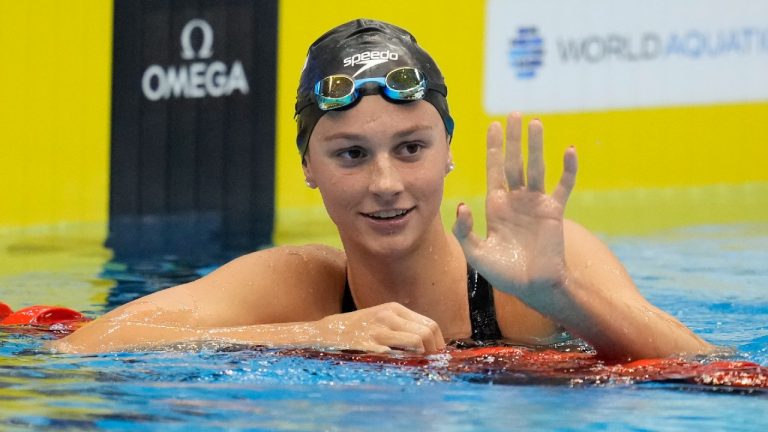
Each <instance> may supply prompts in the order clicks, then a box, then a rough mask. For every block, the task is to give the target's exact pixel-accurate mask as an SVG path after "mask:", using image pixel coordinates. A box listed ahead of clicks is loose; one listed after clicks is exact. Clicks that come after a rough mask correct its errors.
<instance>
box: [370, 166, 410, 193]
mask: <svg viewBox="0 0 768 432" xmlns="http://www.w3.org/2000/svg"><path fill="white" fill-rule="evenodd" d="M368 189H369V190H370V191H371V192H372V193H374V194H376V195H380V196H383V197H389V196H392V195H397V194H398V193H400V192H401V191H402V190H403V182H402V178H401V177H400V172H399V171H398V169H397V166H396V165H395V164H393V163H392V160H391V159H390V158H389V157H379V158H378V159H377V160H376V161H375V163H373V164H372V166H371V180H370V184H369V185H368Z"/></svg>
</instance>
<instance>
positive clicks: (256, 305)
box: [50, 246, 444, 353]
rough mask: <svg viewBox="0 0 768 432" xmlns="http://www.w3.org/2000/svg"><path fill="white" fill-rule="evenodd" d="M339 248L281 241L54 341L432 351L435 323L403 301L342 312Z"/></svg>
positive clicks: (68, 346) (99, 345)
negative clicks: (281, 243) (399, 303)
mask: <svg viewBox="0 0 768 432" xmlns="http://www.w3.org/2000/svg"><path fill="white" fill-rule="evenodd" d="M343 269H344V259H343V254H341V252H338V251H335V250H331V249H330V248H326V247H321V246H318V247H314V246H306V247H280V248H274V249H270V250H265V251H261V252H257V253H254V254H250V255H247V256H245V257H241V258H238V259H237V260H234V261H233V262H231V263H228V264H227V265H225V266H223V267H221V268H220V269H218V270H216V271H215V272H213V273H211V274H210V275H208V276H206V277H204V278H201V279H199V280H197V281H194V282H191V283H188V284H185V285H180V286H176V287H173V288H168V289H165V290H163V291H159V292H156V293H153V294H150V295H148V296H146V297H143V298H141V299H138V300H135V301H133V302H130V303H128V304H126V305H123V306H121V307H119V308H117V309H115V310H113V311H111V312H109V313H107V314H106V315H104V316H102V317H100V318H98V319H96V320H95V321H93V322H91V323H89V324H87V325H85V326H83V327H82V328H80V329H79V330H77V331H76V332H74V333H72V334H71V335H69V336H67V337H65V338H63V339H61V340H58V341H55V342H52V343H51V344H50V347H51V348H52V349H54V350H56V351H59V352H69V353H95V352H110V351H128V350H130V351H136V350H152V349H190V348H195V347H197V346H200V345H203V344H207V343H213V344H221V345H240V344H244V345H263V346H269V347H294V348H295V347H316V348H325V349H359V350H364V351H374V352H385V351H389V350H390V349H391V348H393V347H394V348H399V349H405V350H412V351H417V352H424V351H427V352H432V351H435V350H437V349H440V348H442V347H443V346H444V343H443V339H442V334H441V333H440V329H439V328H438V327H437V324H436V323H435V322H434V321H432V320H431V319H429V318H426V317H424V316H421V315H419V314H416V313H415V312H412V311H410V310H408V309H406V308H405V307H403V306H401V305H397V304H385V305H380V306H377V307H375V308H368V309H363V310H359V311H356V312H352V313H346V314H339V313H338V312H339V309H340V305H341V293H342V292H341V289H340V288H341V287H343V283H344V282H343V281H344V279H343V278H344V271H343Z"/></svg>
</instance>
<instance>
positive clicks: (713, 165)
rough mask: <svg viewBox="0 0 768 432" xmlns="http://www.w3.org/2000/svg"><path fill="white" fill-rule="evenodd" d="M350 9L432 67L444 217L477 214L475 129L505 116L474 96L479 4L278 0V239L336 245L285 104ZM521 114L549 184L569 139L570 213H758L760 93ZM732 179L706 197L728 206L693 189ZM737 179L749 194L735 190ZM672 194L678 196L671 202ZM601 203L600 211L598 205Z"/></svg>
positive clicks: (591, 217) (767, 179) (598, 221)
mask: <svg viewBox="0 0 768 432" xmlns="http://www.w3.org/2000/svg"><path fill="white" fill-rule="evenodd" d="M360 17H366V18H376V19H381V20H384V21H389V22H392V23H394V24H397V25H400V26H402V27H404V28H406V29H408V30H409V31H411V32H412V33H413V34H414V35H415V36H416V38H417V40H418V41H419V43H420V44H421V45H422V46H423V47H424V48H425V49H426V50H427V51H428V52H430V53H431V54H432V55H433V57H434V58H435V60H436V61H437V63H438V65H439V66H440V68H441V69H442V71H443V73H444V75H445V76H446V82H447V84H448V88H449V97H448V100H449V104H450V108H451V113H452V115H453V117H454V119H455V120H456V134H455V136H454V140H453V143H452V151H453V153H454V159H455V162H456V170H455V171H454V172H453V173H451V175H450V176H448V179H447V184H446V195H445V196H446V200H445V204H444V209H443V211H444V220H446V223H447V224H448V225H450V224H451V223H452V221H453V212H454V209H455V204H456V203H457V202H459V201H464V202H471V203H475V205H474V210H475V212H476V213H477V215H476V221H477V220H482V210H483V209H482V207H483V206H482V196H483V195H484V193H485V171H484V166H485V131H486V128H487V125H488V124H489V123H490V122H491V121H494V120H503V119H501V118H494V117H490V116H488V115H487V114H486V113H485V111H484V109H483V104H482V102H483V101H482V95H483V87H482V85H483V84H482V80H483V63H484V62H483V50H484V28H485V25H484V20H485V5H484V3H483V2H474V3H472V4H471V6H470V5H469V3H467V2H459V1H453V2H450V1H449V2H445V1H436V0H426V1H422V2H414V3H410V4H409V6H408V13H407V14H405V13H403V12H402V10H401V8H396V9H393V10H388V9H387V8H385V7H382V3H381V2H380V1H358V2H355V4H354V7H349V3H348V2H344V1H341V0H334V1H325V2H323V7H307V4H306V2H303V1H300V0H282V1H281V3H280V18H279V19H280V23H279V28H280V34H279V36H278V37H279V49H278V53H279V60H278V74H279V80H278V103H277V107H278V112H277V117H278V129H277V137H278V143H277V145H278V147H277V154H278V156H277V176H278V177H277V193H276V196H277V221H276V233H275V240H276V241H277V242H278V243H282V242H301V241H304V240H305V239H306V238H311V239H317V240H318V241H327V242H332V243H337V244H338V239H337V238H336V236H335V234H334V232H333V226H332V224H331V223H330V221H328V218H327V217H326V216H325V215H324V211H323V209H322V202H321V199H320V196H319V193H318V192H317V191H316V190H310V189H308V188H306V186H305V185H304V182H303V176H302V172H301V166H300V163H299V157H298V153H297V150H296V146H295V141H294V140H295V133H296V126H295V122H294V121H293V103H294V101H295V95H296V86H297V84H298V79H299V75H300V72H301V68H302V65H303V62H304V56H305V54H306V50H307V48H308V47H309V45H310V44H311V43H312V42H313V41H314V40H315V39H316V38H317V37H318V36H319V35H321V34H322V33H324V32H325V31H327V30H329V29H330V28H332V27H333V26H335V25H338V24H341V23H343V22H346V21H348V20H351V19H355V18H360ZM691 73H695V70H692V71H691ZM525 114H526V118H527V119H530V118H533V117H534V116H535V117H539V118H541V119H542V120H543V122H544V125H545V130H546V133H545V136H546V140H545V143H546V162H547V167H548V171H547V180H548V181H547V183H548V185H549V187H550V189H551V187H552V186H553V185H554V184H555V183H556V182H557V179H558V177H559V173H560V169H561V166H562V162H561V155H562V153H563V151H564V150H565V148H566V147H567V146H569V145H575V146H576V148H577V151H578V153H579V157H580V160H579V163H580V172H579V175H578V179H577V190H576V191H575V192H574V194H573V195H572V199H571V205H570V208H569V213H568V214H569V215H570V216H571V217H573V218H575V219H577V220H579V221H580V222H582V223H584V224H586V225H588V226H590V227H591V228H593V229H596V230H601V231H611V232H616V231H620V232H621V231H626V232H630V231H636V230H644V231H647V230H648V229H652V228H654V227H656V228H668V227H670V226H679V225H684V224H687V223H722V222H729V221H730V222H734V221H755V220H761V221H768V194H767V193H766V192H768V187H767V185H768V169H766V168H765V161H766V160H768V103H753V104H741V105H739V104H734V105H720V106H699V107H676V108H663V109H643V110H625V111H610V112H596V113H568V114H555V115H552V114H547V115H540V114H537V113H525ZM750 185H752V186H750ZM702 187H703V189H702ZM707 187H709V189H707ZM712 187H714V189H712ZM730 187H733V188H734V192H733V195H734V196H736V197H738V199H736V198H734V201H733V202H730V201H728V200H727V197H728V196H729V193H727V192H725V193H719V195H718V199H717V200H716V202H717V203H718V205H725V206H731V208H730V210H729V211H727V212H723V211H722V210H718V209H712V208H710V206H709V205H708V202H707V194H706V193H704V192H701V191H707V190H718V191H721V190H722V189H723V188H726V189H728V188H730ZM688 188H692V189H690V190H688ZM745 190H746V191H751V192H750V193H753V194H754V195H751V196H750V198H749V199H747V200H744V199H743V198H744V197H743V193H744V191H745ZM622 191H626V192H627V193H622ZM638 191H639V192H638ZM697 191H699V192H697ZM670 194H672V195H675V194H680V199H675V198H674V197H672V198H670ZM638 197H644V198H643V199H642V200H641V201H642V202H644V203H645V204H644V205H645V207H644V208H648V209H649V210H651V209H652V210H654V214H659V217H654V218H637V217H636V216H637V209H638V204H639V202H638V199H639V198H638ZM695 197H701V201H699V202H698V204H697V205H696V206H695V208H696V209H697V211H701V212H704V213H691V212H689V211H686V209H689V210H690V209H691V207H690V204H691V202H692V201H691V199H693V198H695ZM723 199H726V201H727V202H725V203H724V202H723ZM658 205H664V206H666V209H670V211H669V215H668V216H665V215H664V213H663V212H664V211H665V208H656V207H657V206H658ZM676 205H678V206H681V207H679V208H674V207H675V206H676ZM606 208H609V209H610V212H608V213H606V212H605V211H606ZM709 211H711V214H709V213H708V212H709ZM617 221H620V222H617ZM480 228H481V227H480ZM481 229H482V228H481Z"/></svg>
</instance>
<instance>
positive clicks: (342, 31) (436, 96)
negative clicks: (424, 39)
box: [295, 19, 453, 157]
mask: <svg viewBox="0 0 768 432" xmlns="http://www.w3.org/2000/svg"><path fill="white" fill-rule="evenodd" d="M403 66H411V67H415V68H417V69H419V70H420V71H421V72H422V73H423V74H424V75H425V76H426V79H427V82H428V83H429V84H430V89H429V90H428V91H427V92H426V94H425V95H424V100H425V101H427V102H429V103H431V104H432V105H433V106H434V107H435V109H437V112H438V113H440V117H442V119H443V123H444V124H445V125H446V130H447V131H448V135H452V134H453V119H451V116H450V113H449V112H448V101H447V100H446V96H447V95H448V90H447V88H446V87H445V80H444V79H443V74H442V73H441V72H440V69H438V67H437V64H436V63H435V61H434V60H432V57H430V56H429V54H427V52H426V51H424V50H423V49H421V47H420V46H419V45H418V44H417V43H416V38H414V37H413V35H411V34H410V33H408V32H407V31H405V30H404V29H402V28H400V27H397V26H395V25H392V24H389V23H385V22H382V21H375V20H367V19H358V20H354V21H350V22H348V23H345V24H342V25H340V26H338V27H336V28H334V29H332V30H330V31H329V32H327V33H325V34H324V35H322V36H320V38H319V39H317V40H316V41H315V43H313V44H312V46H310V47H309V51H308V52H307V60H306V63H305V64H304V70H303V71H302V72H301V79H300V80H299V89H298V92H297V95H296V111H295V117H296V123H297V126H298V133H297V135H296V145H297V146H298V147H299V153H300V154H301V156H302V157H303V156H304V154H305V153H306V151H307V147H308V145H309V137H310V135H312V130H313V129H314V128H315V125H316V124H317V121H318V120H320V117H322V116H323V114H325V113H326V112H327V111H323V110H321V109H320V108H319V107H318V106H317V103H316V101H315V95H314V88H315V84H316V83H317V82H318V81H320V80H321V79H323V78H325V77H327V76H329V75H335V74H345V75H350V76H354V77H355V78H356V79H360V78H375V77H383V76H385V75H386V74H387V73H389V72H390V71H391V70H393V69H395V68H398V67H403ZM435 86H436V87H441V88H443V89H445V91H444V92H443V93H441V92H440V91H438V90H435V89H434V87H435Z"/></svg>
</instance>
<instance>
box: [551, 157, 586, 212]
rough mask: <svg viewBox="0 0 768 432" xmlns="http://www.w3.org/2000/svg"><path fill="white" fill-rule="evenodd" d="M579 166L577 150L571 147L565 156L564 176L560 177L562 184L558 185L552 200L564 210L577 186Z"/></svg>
mask: <svg viewBox="0 0 768 432" xmlns="http://www.w3.org/2000/svg"><path fill="white" fill-rule="evenodd" d="M578 165H579V164H578V158H577V157H576V149H575V148H574V147H573V146H571V147H569V148H568V149H567V150H565V155H563V174H562V175H561V176H560V182H559V183H558V184H557V188H556V189H555V192H554V193H552V198H554V199H555V201H557V202H558V203H560V205H561V206H562V207H563V208H565V204H566V203H567V202H568V197H569V196H570V195H571V191H572V190H573V186H574V185H575V184H576V171H577V170H578Z"/></svg>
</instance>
